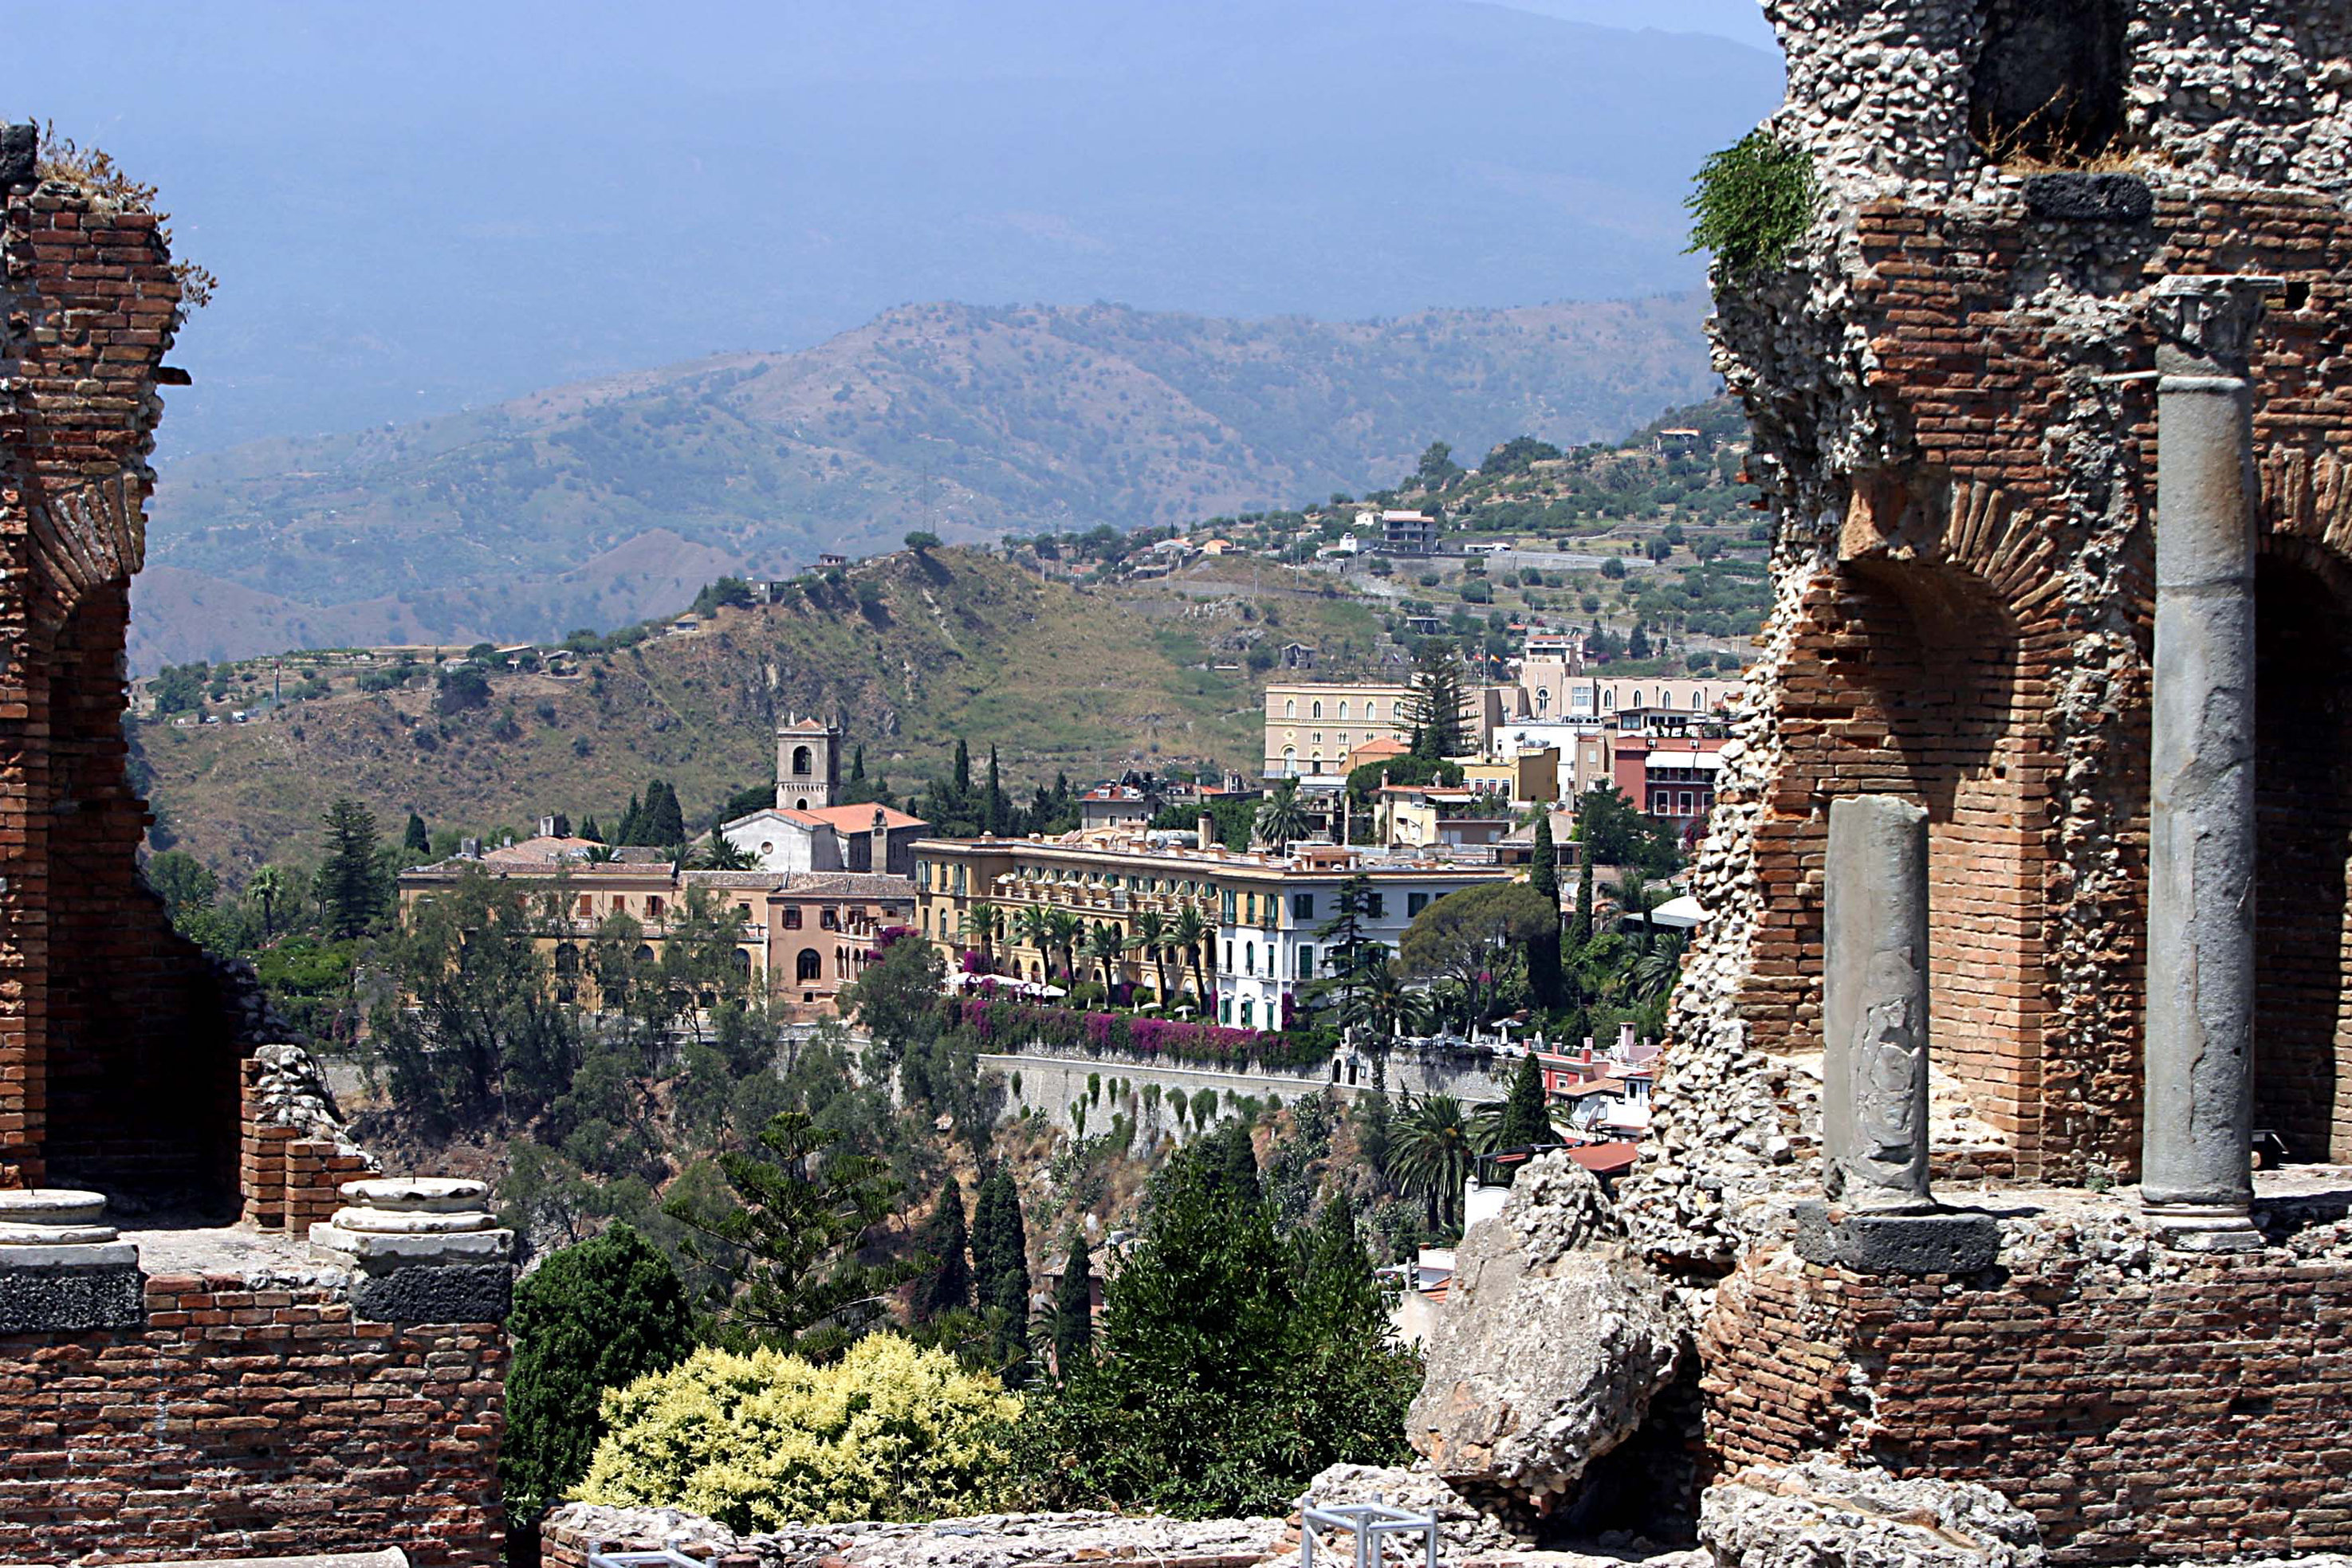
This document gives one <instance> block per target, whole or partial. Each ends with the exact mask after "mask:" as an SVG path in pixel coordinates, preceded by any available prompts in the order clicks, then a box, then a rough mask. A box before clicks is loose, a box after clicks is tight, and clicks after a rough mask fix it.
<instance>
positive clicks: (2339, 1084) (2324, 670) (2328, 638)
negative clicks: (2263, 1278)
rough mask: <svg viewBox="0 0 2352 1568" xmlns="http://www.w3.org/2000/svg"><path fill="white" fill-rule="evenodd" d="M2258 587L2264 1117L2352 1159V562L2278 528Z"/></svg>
mask: <svg viewBox="0 0 2352 1568" xmlns="http://www.w3.org/2000/svg"><path fill="white" fill-rule="evenodd" d="M2265 543H2266V545H2267V546H2268V547H2269V548H2268V549H2266V550H2265V552H2264V554H2263V557H2262V559H2261V563H2260V569H2259V576H2258V578H2257V580H2256V585H2255V593H2256V606H2257V614H2256V622H2255V629H2256V641H2255V676H2254V679H2255V688H2254V690H2255V699H2254V700H2255V763H2254V790H2255V812H2256V855H2257V860H2256V870H2255V879H2256V880H2255V892H2254V898H2255V904H2254V910H2255V915H2254V918H2255V936H2256V940H2255V971H2254V1093H2255V1117H2254V1119H2255V1123H2256V1124H2257V1125H2258V1126H2261V1127H2264V1128H2268V1129H2271V1130H2273V1131H2275V1132H2276V1133H2278V1134H2279V1135H2280V1137H2281V1138H2282V1139H2283V1140H2284V1143H2285V1145H2286V1150H2287V1154H2288V1155H2289V1157H2290V1158H2294V1159H2301V1160H2335V1161H2352V994H2347V986H2346V984H2345V980H2346V967H2347V963H2352V942H2348V941H2347V930H2346V915H2347V897H2346V879H2347V854H2352V644H2347V642H2346V640H2345V636H2344V628H2345V626H2346V624H2347V618H2352V570H2347V568H2346V566H2345V563H2344V562H2343V561H2342V560H2341V559H2339V558H2337V557H2336V556H2335V555H2333V553H2332V552H2330V551H2328V550H2326V549H2324V548H2323V547H2321V546H2318V545H2316V544H2315V543H2313V542H2310V541H2306V540H2303V539H2298V538H2291V537H2287V536H2278V535H2273V536H2271V537H2270V538H2268V539H2266V540H2265Z"/></svg>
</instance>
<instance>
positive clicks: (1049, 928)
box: [1045, 909, 1086, 988]
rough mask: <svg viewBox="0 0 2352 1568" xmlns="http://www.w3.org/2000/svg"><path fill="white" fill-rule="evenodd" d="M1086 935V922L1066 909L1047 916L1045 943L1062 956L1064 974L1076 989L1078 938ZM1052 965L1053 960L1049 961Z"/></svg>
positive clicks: (1049, 959)
mask: <svg viewBox="0 0 2352 1568" xmlns="http://www.w3.org/2000/svg"><path fill="white" fill-rule="evenodd" d="M1085 933H1086V922H1084V921H1082V920H1080V919H1079V918H1078V917H1077V916H1076V915H1073V914H1071V913H1070V912H1069V911H1068V910H1066V909H1056V910H1054V911H1052V912H1050V913H1049V914H1047V915H1046V916H1045V941H1046V943H1047V945H1048V947H1049V948H1050V949H1051V950H1055V951H1058V952H1060V954H1061V955H1062V972H1063V973H1064V974H1066V975H1067V976H1069V977H1070V985H1071V987H1072V988H1076V986H1077V983H1078V938H1079V937H1080V936H1083V935H1085ZM1047 962H1048V963H1051V962H1052V960H1051V958H1048V959H1047Z"/></svg>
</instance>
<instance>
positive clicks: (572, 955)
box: [555, 942, 580, 980]
mask: <svg viewBox="0 0 2352 1568" xmlns="http://www.w3.org/2000/svg"><path fill="white" fill-rule="evenodd" d="M579 973H580V949H579V948H577V947H574V946H572V944H571V943H569V942H560V943H558V944H557V945H556V948H555V977H556V978H557V979H559V980H569V979H571V978H572V977H574V976H576V975H578V974H579Z"/></svg>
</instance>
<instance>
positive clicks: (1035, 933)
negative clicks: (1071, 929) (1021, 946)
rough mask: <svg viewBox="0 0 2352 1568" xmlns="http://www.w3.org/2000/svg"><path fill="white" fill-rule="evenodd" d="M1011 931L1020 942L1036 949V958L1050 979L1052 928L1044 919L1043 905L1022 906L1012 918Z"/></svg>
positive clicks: (1051, 968)
mask: <svg viewBox="0 0 2352 1568" xmlns="http://www.w3.org/2000/svg"><path fill="white" fill-rule="evenodd" d="M1013 932H1014V933H1015V935H1017V936H1019V937H1020V938H1021V940H1022V941H1024V942H1026V943H1028V944H1029V946H1032V947H1034V948H1036V949H1037V958H1038V961H1039V962H1040V963H1042V964H1043V965H1044V966H1045V973H1046V975H1047V977H1049V978H1050V977H1051V976H1052V975H1053V972H1054V927H1053V923H1052V922H1051V921H1049V920H1047V919H1046V918H1045V905H1043V904H1023V905H1022V906H1021V910H1020V913H1019V914H1017V915H1014V916H1013Z"/></svg>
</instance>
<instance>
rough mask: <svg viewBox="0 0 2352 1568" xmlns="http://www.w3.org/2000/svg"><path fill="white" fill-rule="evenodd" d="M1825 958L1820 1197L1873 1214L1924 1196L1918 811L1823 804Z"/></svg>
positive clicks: (1921, 834)
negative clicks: (1826, 821)
mask: <svg viewBox="0 0 2352 1568" xmlns="http://www.w3.org/2000/svg"><path fill="white" fill-rule="evenodd" d="M1826 875H1827V882H1826V885H1825V886H1824V888H1823V890H1822V893H1823V909H1822V925H1823V930H1822V1154H1823V1155H1824V1156H1825V1158H1826V1161H1827V1168H1826V1170H1825V1171H1824V1172H1823V1173H1822V1175H1823V1183H1824V1186H1825V1187H1826V1189H1827V1192H1828V1194H1829V1197H1831V1198H1832V1200H1835V1201H1838V1202H1841V1203H1843V1204H1844V1205H1845V1206H1846V1207H1850V1208H1855V1209H1869V1210H1874V1211H1877V1212H1881V1213H1896V1212H1903V1211H1906V1210H1908V1211H1915V1212H1916V1211H1922V1210H1926V1209H1929V1208H1932V1207H1935V1200H1934V1199H1933V1198H1931V1197H1928V1196H1927V808H1926V807H1924V806H1919V805H1915V804H1913V803H1912V802H1911V801H1908V800H1901V799H1898V798H1897V797H1895V796H1893V795H1857V796H1853V797H1852V798H1850V799H1846V800H1834V801H1832V802H1831V804H1830V843H1829V865H1828V868H1827V873H1826Z"/></svg>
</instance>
